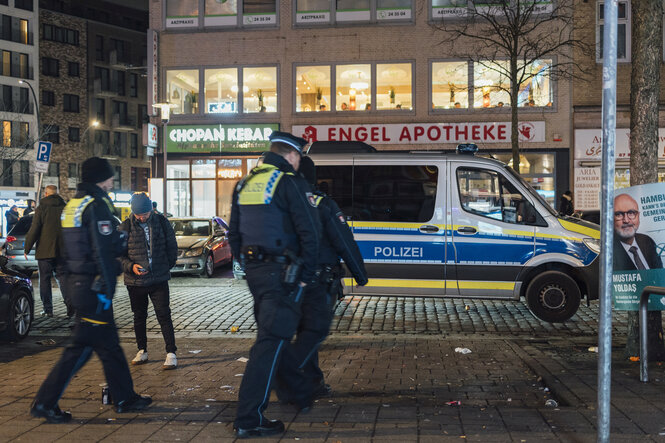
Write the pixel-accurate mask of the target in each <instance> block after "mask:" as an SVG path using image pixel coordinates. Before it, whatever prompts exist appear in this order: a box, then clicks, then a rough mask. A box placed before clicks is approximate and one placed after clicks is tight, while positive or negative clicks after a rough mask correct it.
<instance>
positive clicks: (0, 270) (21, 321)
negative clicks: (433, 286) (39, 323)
mask: <svg viewBox="0 0 665 443" xmlns="http://www.w3.org/2000/svg"><path fill="white" fill-rule="evenodd" d="M34 318H35V301H34V298H33V292H32V282H31V281H30V278H28V276H27V275H25V274H22V273H20V272H18V271H16V270H13V269H10V268H8V266H7V257H0V337H1V338H2V339H4V340H9V341H18V340H22V339H24V338H25V337H27V336H28V332H30V327H31V326H32V321H33V319H34Z"/></svg>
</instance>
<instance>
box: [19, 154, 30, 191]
mask: <svg viewBox="0 0 665 443" xmlns="http://www.w3.org/2000/svg"><path fill="white" fill-rule="evenodd" d="M17 163H18V166H19V170H20V171H21V172H20V175H19V186H20V187H22V188H28V187H32V186H34V185H33V179H34V178H33V174H31V173H30V162H29V161H28V160H19V161H18V162H17Z"/></svg>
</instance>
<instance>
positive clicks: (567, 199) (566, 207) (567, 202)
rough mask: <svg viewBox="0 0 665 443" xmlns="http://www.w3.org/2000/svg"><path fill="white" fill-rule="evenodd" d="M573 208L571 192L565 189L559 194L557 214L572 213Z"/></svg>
mask: <svg viewBox="0 0 665 443" xmlns="http://www.w3.org/2000/svg"><path fill="white" fill-rule="evenodd" d="M574 212H575V208H574V206H573V193H572V192H570V191H566V192H564V193H563V194H562V195H561V199H560V200H559V214H561V215H573V213H574Z"/></svg>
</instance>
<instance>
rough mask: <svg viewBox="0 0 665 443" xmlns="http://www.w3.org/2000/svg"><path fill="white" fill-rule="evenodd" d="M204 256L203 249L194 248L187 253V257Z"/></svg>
mask: <svg viewBox="0 0 665 443" xmlns="http://www.w3.org/2000/svg"><path fill="white" fill-rule="evenodd" d="M201 254H203V248H194V249H190V250H189V251H185V257H196V256H198V255H201Z"/></svg>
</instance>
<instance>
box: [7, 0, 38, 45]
mask: <svg viewBox="0 0 665 443" xmlns="http://www.w3.org/2000/svg"><path fill="white" fill-rule="evenodd" d="M0 4H2V3H0ZM0 17H2V20H0V39H2V40H8V41H11V42H16V43H23V44H24V45H31V44H32V33H30V32H28V20H26V19H22V18H18V17H13V16H11V15H5V14H2V15H0Z"/></svg>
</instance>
